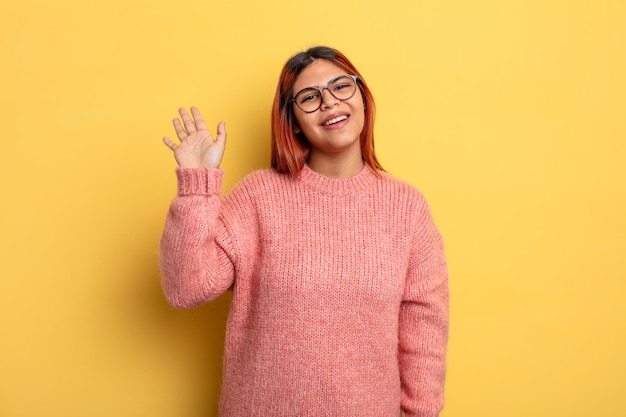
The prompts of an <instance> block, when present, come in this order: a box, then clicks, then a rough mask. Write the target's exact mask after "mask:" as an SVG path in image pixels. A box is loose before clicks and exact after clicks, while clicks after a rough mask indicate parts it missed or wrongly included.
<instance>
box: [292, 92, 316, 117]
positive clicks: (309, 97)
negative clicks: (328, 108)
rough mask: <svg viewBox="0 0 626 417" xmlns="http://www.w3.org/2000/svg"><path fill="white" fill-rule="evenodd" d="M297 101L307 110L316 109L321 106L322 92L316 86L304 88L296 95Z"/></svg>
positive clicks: (299, 105)
mask: <svg viewBox="0 0 626 417" xmlns="http://www.w3.org/2000/svg"><path fill="white" fill-rule="evenodd" d="M296 103H297V104H298V107H300V108H301V109H302V110H304V111H306V112H312V111H315V110H317V108H318V107H319V106H320V92H319V91H318V90H317V89H315V88H307V89H305V90H302V91H300V92H299V93H298V95H297V96H296Z"/></svg>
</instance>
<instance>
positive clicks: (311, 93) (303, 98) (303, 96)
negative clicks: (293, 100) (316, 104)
mask: <svg viewBox="0 0 626 417" xmlns="http://www.w3.org/2000/svg"><path fill="white" fill-rule="evenodd" d="M318 97H319V91H317V90H306V91H302V92H300V94H298V103H300V104H302V103H306V102H308V101H315V100H317V99H318Z"/></svg>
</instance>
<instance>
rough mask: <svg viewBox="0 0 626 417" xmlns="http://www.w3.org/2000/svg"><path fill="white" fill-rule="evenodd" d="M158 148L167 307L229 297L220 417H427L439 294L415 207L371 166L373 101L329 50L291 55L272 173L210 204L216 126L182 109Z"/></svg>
mask: <svg viewBox="0 0 626 417" xmlns="http://www.w3.org/2000/svg"><path fill="white" fill-rule="evenodd" d="M180 116H181V119H182V122H181V121H180V120H178V119H175V120H174V128H175V130H176V134H177V136H178V138H179V140H180V143H178V144H177V143H175V142H174V141H172V140H171V139H169V138H164V142H165V144H166V145H167V146H168V147H169V148H170V149H171V150H172V151H173V152H174V156H175V158H176V160H177V162H178V164H179V167H178V168H177V170H176V173H177V178H178V197H177V198H176V199H174V201H173V202H172V205H171V208H170V211H169V214H168V217H167V220H166V224H165V229H164V232H163V237H162V241H161V265H162V271H163V287H164V292H165V294H166V296H167V299H168V301H169V302H170V303H171V304H172V305H173V306H175V307H178V308H191V307H195V306H198V305H200V304H203V303H205V302H208V301H210V300H212V299H214V298H216V297H217V296H219V295H220V294H222V293H223V292H224V291H226V290H229V289H230V290H232V292H233V297H232V305H231V310H230V313H229V317H228V322H227V335H226V342H225V353H224V377H223V378H224V380H223V385H222V393H221V400H220V415H221V416H225V417H233V416H246V417H249V416H264V417H265V416H316V417H317V416H376V417H380V416H399V415H400V414H401V410H404V412H405V413H406V415H407V416H410V417H415V416H420V417H431V416H437V415H438V414H439V412H440V410H441V408H442V407H443V388H444V379H445V351H446V345H447V335H448V286H447V270H446V263H445V258H444V251H443V244H442V240H441V237H440V234H439V232H438V231H437V229H436V227H435V225H434V223H433V220H432V218H431V215H430V212H429V209H428V206H427V203H426V201H425V199H424V197H423V196H422V195H421V194H420V193H419V192H418V191H417V190H416V189H414V188H413V187H411V186H410V185H408V184H406V183H404V182H401V181H399V180H397V179H394V178H393V177H391V176H390V175H389V174H387V173H385V172H384V171H383V170H382V168H381V166H380V164H379V163H378V161H377V159H376V156H375V153H374V139H373V121H374V101H373V98H372V95H371V93H370V91H369V89H368V87H367V85H366V83H365V81H364V80H363V77H362V76H361V75H360V74H359V72H358V71H357V70H356V68H354V66H353V65H352V64H351V63H350V61H348V59H347V58H346V57H345V56H344V55H342V54H341V53H340V52H339V51H337V50H334V49H331V48H327V47H316V48H311V49H309V50H307V51H305V52H302V53H299V54H297V55H295V56H294V57H292V58H291V59H290V60H289V61H288V62H287V63H286V64H285V67H284V68H283V71H282V73H281V76H280V80H279V84H278V88H277V91H276V96H275V99H274V107H273V112H272V168H271V169H267V170H261V171H257V172H255V173H252V174H250V175H248V176H247V177H246V178H245V179H244V180H243V181H241V182H240V183H239V184H238V185H237V186H236V187H235V188H234V189H233V190H232V191H231V192H230V193H229V194H228V195H227V196H226V197H225V198H224V199H223V200H220V197H219V193H220V188H221V178H222V171H221V170H220V169H219V165H220V161H221V159H222V155H223V153H224V146H225V142H226V129H225V125H224V123H223V122H221V123H220V124H219V125H218V126H217V136H216V137H215V138H213V136H212V135H211V134H210V133H209V132H208V129H207V127H206V125H205V123H204V121H203V119H202V116H201V114H200V113H199V111H198V110H197V109H195V108H192V109H191V115H189V114H188V113H187V112H186V111H185V110H184V109H181V110H180Z"/></svg>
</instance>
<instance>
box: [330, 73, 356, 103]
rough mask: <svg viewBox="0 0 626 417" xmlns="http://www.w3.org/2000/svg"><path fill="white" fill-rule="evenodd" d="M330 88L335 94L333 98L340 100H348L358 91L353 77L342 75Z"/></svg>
mask: <svg viewBox="0 0 626 417" xmlns="http://www.w3.org/2000/svg"><path fill="white" fill-rule="evenodd" d="M328 88H329V89H330V92H331V93H333V96H335V97H337V98H338V99H339V100H348V99H349V98H350V97H352V96H353V95H354V93H355V91H356V83H355V82H354V79H353V78H352V77H350V76H348V75H342V76H341V77H339V78H337V79H335V80H333V81H332V82H331V83H330V85H329V86H328Z"/></svg>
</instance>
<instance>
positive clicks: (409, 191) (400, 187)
mask: <svg viewBox="0 0 626 417" xmlns="http://www.w3.org/2000/svg"><path fill="white" fill-rule="evenodd" d="M378 183H379V188H380V189H381V190H384V192H385V193H388V194H390V196H389V197H393V198H395V199H398V200H397V201H400V202H403V203H405V204H409V205H424V204H426V199H425V197H424V194H422V192H421V191H420V190H419V189H418V188H417V187H415V186H414V185H412V184H410V183H409V182H407V181H405V180H401V179H399V178H396V177H394V176H393V175H392V174H390V173H388V172H382V171H381V172H380V177H379V180H378Z"/></svg>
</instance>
